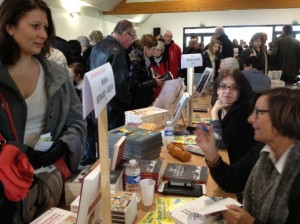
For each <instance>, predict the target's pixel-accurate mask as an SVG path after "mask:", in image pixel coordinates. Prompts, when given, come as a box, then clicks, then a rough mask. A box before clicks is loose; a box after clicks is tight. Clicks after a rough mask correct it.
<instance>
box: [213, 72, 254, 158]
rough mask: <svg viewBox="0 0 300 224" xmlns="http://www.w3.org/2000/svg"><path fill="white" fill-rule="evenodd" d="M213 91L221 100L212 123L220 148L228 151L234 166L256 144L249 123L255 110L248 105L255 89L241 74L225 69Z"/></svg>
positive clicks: (218, 100) (217, 104) (217, 102)
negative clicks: (249, 118) (248, 119)
mask: <svg viewBox="0 0 300 224" xmlns="http://www.w3.org/2000/svg"><path fill="white" fill-rule="evenodd" d="M214 91H215V92H216V93H217V95H218V99H217V101H216V103H215V104H214V106H213V108H212V110H211V118H212V120H211V123H210V124H211V125H212V126H213V128H214V132H215V133H217V134H218V135H219V136H220V137H221V138H220V139H217V140H216V145H217V147H218V148H227V150H228V156H229V160H230V162H231V163H232V162H235V161H237V160H238V159H239V158H240V157H241V156H242V155H244V154H246V153H247V152H248V151H249V150H250V149H251V148H252V146H253V145H254V144H255V143H256V142H255V140H254V138H253V129H252V128H251V125H250V124H249V123H248V122H247V117H248V116H249V115H250V114H251V111H252V110H251V105H250V103H249V100H250V97H251V95H252V89H251V86H250V84H249V82H248V80H247V79H246V78H245V76H244V75H243V73H242V72H241V71H239V70H238V69H234V70H232V69H225V70H223V71H222V72H221V73H220V74H219V76H218V78H217V80H216V81H215V84H214ZM241 145H243V147H241Z"/></svg>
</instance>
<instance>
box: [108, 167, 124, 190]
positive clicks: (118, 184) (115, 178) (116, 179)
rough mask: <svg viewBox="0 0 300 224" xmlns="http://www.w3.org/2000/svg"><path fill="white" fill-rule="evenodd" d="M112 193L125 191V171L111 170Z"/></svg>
mask: <svg viewBox="0 0 300 224" xmlns="http://www.w3.org/2000/svg"><path fill="white" fill-rule="evenodd" d="M109 177H110V193H117V192H118V191H122V190H123V181H122V177H123V170H111V171H110V174H109Z"/></svg>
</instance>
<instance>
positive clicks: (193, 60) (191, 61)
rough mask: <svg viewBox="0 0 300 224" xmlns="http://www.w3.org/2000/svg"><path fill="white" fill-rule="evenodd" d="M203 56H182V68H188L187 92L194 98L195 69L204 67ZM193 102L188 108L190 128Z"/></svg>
mask: <svg viewBox="0 0 300 224" xmlns="http://www.w3.org/2000/svg"><path fill="white" fill-rule="evenodd" d="M202 64H203V61H202V55H201V54H183V55H181V68H187V92H188V93H189V95H190V96H193V85H194V67H199V66H202ZM192 101H193V100H190V102H189V106H188V113H187V114H188V126H191V125H192V113H193V102H192Z"/></svg>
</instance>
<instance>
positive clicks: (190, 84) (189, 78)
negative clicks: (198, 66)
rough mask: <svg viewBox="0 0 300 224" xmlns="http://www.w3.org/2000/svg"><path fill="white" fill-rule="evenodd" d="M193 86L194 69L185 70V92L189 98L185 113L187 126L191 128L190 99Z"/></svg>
mask: <svg viewBox="0 0 300 224" xmlns="http://www.w3.org/2000/svg"><path fill="white" fill-rule="evenodd" d="M193 85H194V68H187V91H188V94H189V95H190V97H191V98H190V101H189V104H188V111H187V120H188V126H192V120H193V97H192V96H193Z"/></svg>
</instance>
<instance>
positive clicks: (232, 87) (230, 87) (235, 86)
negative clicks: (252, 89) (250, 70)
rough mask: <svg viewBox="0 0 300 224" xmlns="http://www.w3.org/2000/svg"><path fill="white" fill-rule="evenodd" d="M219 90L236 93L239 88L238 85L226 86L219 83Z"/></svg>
mask: <svg viewBox="0 0 300 224" xmlns="http://www.w3.org/2000/svg"><path fill="white" fill-rule="evenodd" d="M219 89H221V90H227V89H230V90H231V91H235V92H237V91H239V90H240V88H239V86H238V85H232V86H227V85H226V84H225V83H221V84H220V85H219Z"/></svg>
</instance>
